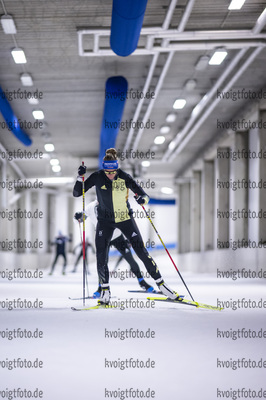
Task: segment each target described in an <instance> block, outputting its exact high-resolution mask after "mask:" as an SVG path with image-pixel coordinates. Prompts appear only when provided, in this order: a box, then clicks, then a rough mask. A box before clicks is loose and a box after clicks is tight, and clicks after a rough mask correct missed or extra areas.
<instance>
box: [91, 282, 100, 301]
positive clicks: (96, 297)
mask: <svg viewBox="0 0 266 400" xmlns="http://www.w3.org/2000/svg"><path fill="white" fill-rule="evenodd" d="M101 292H102V288H101V285H99V287H98V289H97V290H96V292H94V293H93V296H92V297H93V298H94V299H98V298H99V297H101Z"/></svg>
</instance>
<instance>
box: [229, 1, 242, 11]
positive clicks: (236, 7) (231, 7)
mask: <svg viewBox="0 0 266 400" xmlns="http://www.w3.org/2000/svg"><path fill="white" fill-rule="evenodd" d="M245 1H246V0H232V1H231V3H230V5H229V7H228V10H240V9H241V8H242V7H243V4H244V3H245Z"/></svg>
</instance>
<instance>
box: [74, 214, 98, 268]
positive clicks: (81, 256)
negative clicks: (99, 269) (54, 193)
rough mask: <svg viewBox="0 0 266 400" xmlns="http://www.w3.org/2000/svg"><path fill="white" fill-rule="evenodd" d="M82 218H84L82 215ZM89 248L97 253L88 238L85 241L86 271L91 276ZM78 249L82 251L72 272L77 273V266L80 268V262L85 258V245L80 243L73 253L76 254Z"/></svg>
mask: <svg viewBox="0 0 266 400" xmlns="http://www.w3.org/2000/svg"><path fill="white" fill-rule="evenodd" d="M81 218H82V214H81ZM89 247H91V248H92V251H93V252H94V253H95V250H94V248H93V246H92V244H91V243H90V242H89V240H88V238H86V240H85V265H86V271H87V273H88V274H89V264H88V254H87V253H88V249H89ZM78 248H80V251H79V253H78V256H77V258H76V261H75V264H74V268H73V271H72V272H76V271H77V266H78V263H79V260H80V259H81V258H83V244H82V243H79V244H78V245H77V246H76V247H75V248H74V250H73V253H74V254H75V251H76V249H78Z"/></svg>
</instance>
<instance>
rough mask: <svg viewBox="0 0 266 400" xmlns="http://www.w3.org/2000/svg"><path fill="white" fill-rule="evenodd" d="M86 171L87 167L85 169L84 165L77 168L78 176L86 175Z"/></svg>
mask: <svg viewBox="0 0 266 400" xmlns="http://www.w3.org/2000/svg"><path fill="white" fill-rule="evenodd" d="M86 170H87V167H85V165H81V166H80V167H79V169H78V174H79V176H83V175H85V174H86Z"/></svg>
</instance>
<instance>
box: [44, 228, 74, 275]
mask: <svg viewBox="0 0 266 400" xmlns="http://www.w3.org/2000/svg"><path fill="white" fill-rule="evenodd" d="M66 242H72V238H71V237H67V236H64V235H63V234H62V232H61V231H59V234H58V236H57V237H56V238H55V240H54V241H53V242H51V243H50V244H51V245H56V254H55V259H54V262H53V264H52V268H51V272H50V273H49V275H52V274H53V272H54V268H55V264H56V262H57V259H58V257H59V256H62V257H63V258H64V265H63V271H62V274H63V275H65V274H66V272H65V271H66V265H67V258H66Z"/></svg>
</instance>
